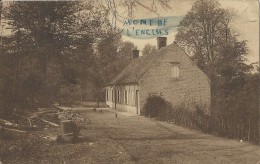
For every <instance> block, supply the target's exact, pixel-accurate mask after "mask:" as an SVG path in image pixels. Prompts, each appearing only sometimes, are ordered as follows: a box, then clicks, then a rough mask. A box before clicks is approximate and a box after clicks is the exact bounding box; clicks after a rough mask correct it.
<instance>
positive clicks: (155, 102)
mask: <svg viewBox="0 0 260 164" xmlns="http://www.w3.org/2000/svg"><path fill="white" fill-rule="evenodd" d="M169 109H171V105H170V103H168V102H166V101H165V100H164V99H163V98H162V97H160V96H150V97H148V98H147V100H146V103H145V105H144V116H148V117H157V116H159V115H160V114H161V113H163V112H164V111H167V110H169Z"/></svg>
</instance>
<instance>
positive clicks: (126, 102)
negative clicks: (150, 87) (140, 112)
mask: <svg viewBox="0 0 260 164" xmlns="http://www.w3.org/2000/svg"><path fill="white" fill-rule="evenodd" d="M127 94H128V93H127V90H125V93H124V103H125V104H128V95H127Z"/></svg>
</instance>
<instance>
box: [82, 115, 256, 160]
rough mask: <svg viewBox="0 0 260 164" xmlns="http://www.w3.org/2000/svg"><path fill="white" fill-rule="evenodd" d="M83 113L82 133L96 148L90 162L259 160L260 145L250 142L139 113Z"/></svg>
mask: <svg viewBox="0 0 260 164" xmlns="http://www.w3.org/2000/svg"><path fill="white" fill-rule="evenodd" d="M86 115H87V117H88V118H89V119H90V120H91V121H92V125H91V126H90V127H89V128H88V130H87V131H85V132H84V131H82V135H86V136H88V137H89V138H91V139H92V142H93V145H94V146H93V147H95V148H96V150H95V151H97V152H96V153H94V158H93V162H98V163H99V162H100V163H183V164H188V163H192V164H194V163H198V164H201V163H207V164H208V163H210V164H213V163H221V164H225V163H235V164H238V163H241V164H256V163H257V162H258V161H260V147H259V146H256V145H252V144H249V143H244V142H242V143H241V142H239V141H236V140H230V139H224V138H219V137H215V136H212V135H207V134H203V133H200V132H197V131H193V130H189V129H185V128H183V127H180V126H176V125H173V124H170V123H164V122H160V121H155V120H152V119H148V118H144V117H140V116H123V115H118V116H117V117H115V114H113V113H111V112H102V113H99V112H96V113H93V112H88V113H87V114H86ZM93 150H94V149H93ZM91 154H92V153H91Z"/></svg>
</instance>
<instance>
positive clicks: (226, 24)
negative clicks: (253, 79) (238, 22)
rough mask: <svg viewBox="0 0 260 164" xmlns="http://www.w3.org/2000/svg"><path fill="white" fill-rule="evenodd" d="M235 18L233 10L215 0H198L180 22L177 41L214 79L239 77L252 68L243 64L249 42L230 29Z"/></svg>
mask: <svg viewBox="0 0 260 164" xmlns="http://www.w3.org/2000/svg"><path fill="white" fill-rule="evenodd" d="M233 17H234V14H233V12H232V11H231V10H226V9H223V8H221V6H220V4H219V2H217V1H215V0H214V1H211V0H197V1H196V2H195V3H194V5H193V6H192V8H191V10H190V11H189V12H188V13H187V15H186V16H185V17H184V18H183V20H182V21H181V22H180V26H179V28H178V33H177V35H176V41H177V42H178V43H179V44H180V45H181V46H182V47H183V48H184V49H185V50H186V51H187V52H188V53H189V54H191V55H192V59H193V60H194V61H195V62H196V63H197V65H198V66H199V67H200V68H201V69H202V70H203V71H204V72H205V73H206V74H207V75H208V76H209V77H210V79H212V80H213V79H214V78H215V77H218V76H221V77H224V78H226V80H230V79H235V78H239V77H241V76H244V74H245V73H246V72H248V71H249V70H250V66H248V65H246V64H245V63H244V62H245V60H246V59H245V56H246V55H247V53H248V47H247V44H246V41H245V40H243V41H239V40H238V36H239V35H238V34H237V33H236V32H235V30H234V29H232V28H231V21H232V19H233ZM213 81H214V80H213Z"/></svg>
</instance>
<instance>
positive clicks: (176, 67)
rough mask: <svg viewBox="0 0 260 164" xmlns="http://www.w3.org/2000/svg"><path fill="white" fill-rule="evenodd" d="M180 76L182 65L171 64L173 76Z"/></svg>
mask: <svg viewBox="0 0 260 164" xmlns="http://www.w3.org/2000/svg"><path fill="white" fill-rule="evenodd" d="M179 76H180V65H179V64H173V65H172V66H171V77H174V78H178V77H179Z"/></svg>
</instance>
